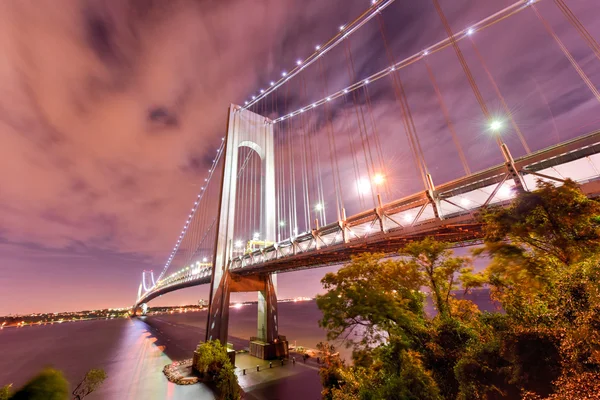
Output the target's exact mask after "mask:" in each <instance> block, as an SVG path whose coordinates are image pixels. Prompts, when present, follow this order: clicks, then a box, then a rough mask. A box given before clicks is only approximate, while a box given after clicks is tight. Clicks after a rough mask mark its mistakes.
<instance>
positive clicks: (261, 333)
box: [206, 104, 287, 358]
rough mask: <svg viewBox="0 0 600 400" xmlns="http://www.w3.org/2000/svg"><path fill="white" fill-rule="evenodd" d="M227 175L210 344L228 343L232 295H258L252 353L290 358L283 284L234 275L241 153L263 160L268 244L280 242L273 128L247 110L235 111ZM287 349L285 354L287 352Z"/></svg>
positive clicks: (208, 332) (229, 131) (214, 274)
mask: <svg viewBox="0 0 600 400" xmlns="http://www.w3.org/2000/svg"><path fill="white" fill-rule="evenodd" d="M225 140H226V143H225V150H224V151H225V159H224V171H223V178H222V182H221V199H220V203H219V214H218V215H219V219H218V227H217V234H216V240H215V241H216V243H215V254H214V258H213V260H214V263H213V271H212V279H211V286H210V297H209V301H210V303H209V309H208V313H209V314H208V318H207V326H206V340H214V339H219V340H220V341H221V343H223V344H225V343H227V332H228V323H229V298H230V294H231V293H232V292H258V327H257V335H256V339H257V340H255V341H251V343H250V351H251V353H253V355H255V356H259V357H261V358H271V357H275V356H279V355H282V352H287V346H286V344H287V343H285V342H284V343H282V342H281V341H280V340H279V335H278V329H277V291H276V287H277V280H276V275H275V274H272V273H268V274H264V275H259V276H256V275H253V276H248V277H246V276H245V277H240V276H235V275H233V274H231V273H230V272H229V265H230V261H231V259H232V258H233V247H234V237H233V235H234V223H235V210H236V207H235V200H236V190H237V170H238V161H239V160H238V158H239V148H240V147H249V148H250V149H252V150H254V151H255V152H256V153H257V154H258V156H259V157H260V159H261V164H262V165H261V168H262V171H263V174H262V178H261V189H262V193H261V195H262V198H263V199H264V200H263V202H262V210H261V211H262V216H263V219H264V221H263V222H264V227H265V232H264V234H265V238H264V240H265V241H270V242H275V239H276V234H275V230H276V220H275V219H276V215H275V171H274V162H275V159H274V140H273V125H272V123H271V121H270V120H268V119H267V118H265V117H263V116H261V115H259V114H256V113H253V112H251V111H249V110H246V109H243V108H242V107H239V106H236V105H233V104H232V105H231V106H230V107H229V118H228V124H227V136H226V137H225ZM283 346H285V348H284V347H283Z"/></svg>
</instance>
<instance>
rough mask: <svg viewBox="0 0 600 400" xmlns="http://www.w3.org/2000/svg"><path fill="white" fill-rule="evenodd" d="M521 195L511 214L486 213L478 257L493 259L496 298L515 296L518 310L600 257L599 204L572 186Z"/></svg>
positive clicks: (509, 210) (543, 185)
mask: <svg viewBox="0 0 600 400" xmlns="http://www.w3.org/2000/svg"><path fill="white" fill-rule="evenodd" d="M538 185H539V189H538V190H535V191H533V192H524V193H520V194H519V195H518V196H517V197H516V198H515V199H514V201H513V203H512V204H511V205H510V206H509V207H507V208H501V207H500V208H499V207H493V208H490V209H489V210H487V211H485V212H483V214H482V217H481V219H482V222H483V227H484V240H485V246H484V247H483V248H482V249H480V250H478V251H477V252H476V254H482V253H485V254H487V255H488V256H490V257H491V258H492V262H491V264H490V266H489V268H488V275H489V280H490V281H491V282H492V283H493V287H494V289H495V295H497V297H498V299H500V300H502V297H503V294H504V293H505V292H507V291H510V292H511V293H512V294H515V295H516V294H519V295H521V296H522V297H521V298H518V297H514V298H513V299H514V300H515V301H516V303H515V304H507V306H509V307H510V306H513V305H515V306H517V307H518V306H519V302H528V301H529V296H530V295H531V294H535V293H539V291H540V290H541V289H542V288H543V287H547V286H548V285H551V284H552V282H553V281H554V280H556V278H557V274H560V273H562V272H563V271H565V270H566V269H567V268H569V267H570V266H572V265H575V264H577V263H579V262H582V261H585V260H586V259H588V258H590V257H597V255H598V254H599V252H600V219H599V217H598V216H599V215H600V203H598V202H597V201H595V200H591V199H588V198H587V196H585V195H584V194H583V193H582V192H581V191H580V190H579V189H578V187H577V184H576V183H575V182H573V181H571V180H567V181H566V182H565V183H564V185H562V186H560V187H555V186H554V185H552V184H551V183H548V182H543V181H539V182H538Z"/></svg>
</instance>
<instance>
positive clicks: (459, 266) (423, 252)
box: [400, 238, 482, 318]
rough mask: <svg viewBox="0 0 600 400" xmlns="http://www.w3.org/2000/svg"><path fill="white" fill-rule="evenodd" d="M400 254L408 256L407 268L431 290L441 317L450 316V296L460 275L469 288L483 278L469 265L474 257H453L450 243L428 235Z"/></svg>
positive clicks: (408, 246) (459, 279)
mask: <svg viewBox="0 0 600 400" xmlns="http://www.w3.org/2000/svg"><path fill="white" fill-rule="evenodd" d="M400 254H401V255H403V256H406V257H407V258H408V261H407V267H408V268H409V269H410V270H411V271H413V273H416V274H418V276H419V282H420V283H421V284H423V285H425V286H427V287H428V288H429V290H430V291H431V295H432V297H433V303H434V304H435V306H436V308H437V310H438V313H439V314H440V316H441V317H442V318H446V317H449V316H450V315H451V308H450V298H451V297H452V291H453V290H455V289H457V288H458V284H459V283H460V282H461V278H462V279H464V280H465V282H466V283H467V285H466V287H465V289H467V290H468V289H470V288H472V287H477V286H481V283H480V282H481V281H482V278H481V277H480V276H479V275H477V274H474V273H473V269H472V268H471V267H470V266H469V264H470V262H471V260H470V259H468V258H466V257H455V256H453V252H452V250H450V249H449V245H448V244H447V243H443V242H438V241H435V240H434V239H431V238H426V239H424V240H421V241H418V242H412V243H410V244H408V245H406V246H405V247H404V248H402V249H401V250H400ZM457 275H458V276H457Z"/></svg>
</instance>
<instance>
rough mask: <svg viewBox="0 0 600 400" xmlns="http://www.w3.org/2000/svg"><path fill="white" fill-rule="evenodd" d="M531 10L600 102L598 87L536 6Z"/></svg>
mask: <svg viewBox="0 0 600 400" xmlns="http://www.w3.org/2000/svg"><path fill="white" fill-rule="evenodd" d="M531 9H532V10H533V11H534V12H535V15H537V17H538V19H539V20H540V21H541V22H542V24H543V25H544V28H546V31H547V32H548V34H550V36H552V38H553V39H554V41H555V42H556V44H557V45H558V47H560V49H561V51H562V52H563V54H564V55H565V57H567V59H568V60H569V62H570V63H571V65H572V66H573V68H575V71H577V73H578V74H579V76H580V77H581V79H582V80H583V81H584V82H585V84H586V85H587V87H588V88H589V89H590V90H591V91H592V93H593V94H594V96H595V97H596V100H598V101H600V93H599V92H598V89H596V86H594V84H593V83H592V82H591V81H590V79H589V78H588V76H587V75H586V73H585V72H583V70H582V69H581V67H580V66H579V64H578V63H577V61H575V59H574V58H573V56H572V55H571V53H570V52H569V50H568V49H567V47H566V46H565V45H564V43H563V42H562V40H560V38H559V37H558V35H557V34H556V33H555V32H554V29H552V27H551V26H550V24H549V23H548V21H546V19H545V18H544V17H543V16H542V14H540V12H539V11H538V9H537V7H536V6H535V5H532V6H531Z"/></svg>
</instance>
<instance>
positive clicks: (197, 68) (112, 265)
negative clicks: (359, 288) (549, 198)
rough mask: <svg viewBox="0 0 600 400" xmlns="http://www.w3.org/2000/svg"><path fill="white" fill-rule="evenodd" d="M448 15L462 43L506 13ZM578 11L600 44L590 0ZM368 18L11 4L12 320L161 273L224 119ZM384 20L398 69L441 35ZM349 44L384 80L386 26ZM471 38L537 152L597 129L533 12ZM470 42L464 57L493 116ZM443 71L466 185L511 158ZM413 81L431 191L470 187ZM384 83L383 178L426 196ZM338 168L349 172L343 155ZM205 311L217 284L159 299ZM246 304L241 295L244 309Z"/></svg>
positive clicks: (407, 74) (329, 70)
mask: <svg viewBox="0 0 600 400" xmlns="http://www.w3.org/2000/svg"><path fill="white" fill-rule="evenodd" d="M440 3H441V5H442V7H443V8H444V11H445V12H446V14H447V17H448V20H449V21H450V24H451V25H452V28H453V30H455V31H459V30H462V29H465V28H467V27H468V26H469V25H470V24H473V23H474V22H477V21H479V20H481V19H483V18H485V17H487V16H489V15H491V14H493V13H494V12H496V11H498V10H500V9H502V8H504V7H506V6H508V5H510V4H512V3H513V2H511V1H505V0H483V1H482V0H479V1H475V0H440ZM567 4H569V6H570V7H571V8H572V9H573V11H574V12H575V14H576V15H577V17H579V18H580V20H581V22H582V23H583V24H584V25H585V27H586V28H587V29H588V31H589V32H590V34H591V35H592V36H593V37H594V38H595V39H596V40H597V41H598V40H600V7H598V4H597V1H595V0H587V1H585V0H570V1H567ZM369 6H370V4H369V2H368V1H366V0H361V1H348V0H327V1H322V0H277V1H274V0H263V1H257V0H226V1H207V0H203V1H200V0H197V1H192V0H189V1H187V0H109V1H95V0H84V1H80V0H29V1H26V0H22V1H3V2H0V54H1V55H2V56H1V58H0V315H5V314H9V313H29V312H46V311H49V312H56V311H67V310H81V309H94V308H105V307H122V306H130V305H132V304H133V302H134V300H135V297H136V294H137V289H138V285H139V283H140V281H141V276H142V271H143V270H144V269H153V270H154V271H160V270H161V269H162V266H163V265H164V262H165V259H166V258H167V257H168V255H169V253H170V251H171V249H172V247H173V244H174V242H175V240H176V239H177V237H178V235H179V232H180V230H181V227H182V224H183V222H184V221H185V219H186V217H187V214H188V213H189V209H190V206H191V204H192V203H193V201H194V199H195V197H196V195H197V193H198V192H199V189H200V186H201V181H202V180H203V178H204V176H205V171H206V169H207V168H209V167H210V165H211V161H212V159H213V158H214V153H215V150H216V149H217V147H218V146H219V145H220V143H221V137H222V136H224V133H225V125H226V117H227V108H228V106H229V104H230V103H237V104H243V102H244V101H245V100H248V99H249V98H250V96H251V95H252V94H257V93H258V90H259V89H260V88H261V87H266V86H267V85H268V82H269V81H271V80H277V79H278V78H279V76H280V74H281V72H282V71H283V70H288V71H289V70H290V69H291V68H293V66H294V62H295V60H296V59H297V58H305V57H307V56H308V55H309V54H310V53H312V51H313V50H314V46H315V44H319V43H324V42H325V41H326V40H328V39H329V38H330V37H331V36H333V35H334V34H335V33H336V31H337V30H338V27H339V26H340V25H343V24H345V23H347V22H348V21H351V20H352V19H354V18H355V17H356V16H357V15H359V14H360V13H361V12H362V11H363V10H365V9H366V8H368V7H369ZM537 7H538V9H539V10H540V12H541V13H542V14H543V15H544V17H545V18H547V19H548V21H549V22H550V24H551V25H552V27H553V29H554V30H555V31H556V33H557V35H558V36H559V37H560V38H561V40H563V42H564V43H565V45H566V46H567V48H568V49H569V51H571V53H572V55H573V57H574V59H575V60H576V61H577V62H578V63H579V65H580V66H581V68H582V70H583V71H584V73H585V74H586V75H587V76H588V77H589V79H590V82H591V84H592V85H595V87H596V88H600V59H599V58H597V57H596V56H595V54H594V53H593V51H592V50H591V49H590V48H589V47H588V46H587V45H586V43H585V42H584V41H583V40H582V39H581V37H580V36H579V35H578V32H577V31H576V30H575V29H574V28H573V26H572V25H570V24H569V23H568V21H566V20H565V18H564V16H563V15H562V14H561V13H560V12H559V11H558V9H557V8H556V6H555V4H554V2H552V1H550V0H542V1H541V2H540V4H539V5H538V6H537ZM383 18H384V20H385V24H386V26H387V33H388V40H389V42H390V47H391V49H392V51H393V53H394V56H395V58H396V59H397V60H400V59H402V58H404V57H407V56H409V55H411V54H414V53H416V52H419V51H420V50H421V49H423V48H426V47H427V46H429V45H431V44H433V43H435V42H437V41H439V40H441V39H443V38H444V37H445V35H446V34H445V31H444V29H443V26H442V24H441V23H440V20H439V17H438V15H437V14H436V12H435V10H434V8H433V5H432V3H431V2H430V1H423V0H406V1H404V0H398V1H396V2H395V3H394V4H392V5H391V6H390V7H388V9H386V10H385V11H384V13H383ZM350 40H351V43H352V44H351V46H352V52H353V56H354V62H355V65H356V70H357V75H358V76H360V77H365V76H368V75H370V74H372V73H374V72H376V71H378V70H380V69H381V68H384V67H385V65H387V64H386V63H387V62H388V61H387V60H386V58H385V51H384V47H383V45H382V41H381V37H380V36H379V31H378V25H377V23H376V22H374V23H372V24H368V25H366V26H365V27H364V28H363V29H361V31H359V32H358V33H357V34H355V35H353V36H352V37H351V38H350ZM474 40H475V41H476V42H477V45H478V46H479V50H480V51H481V53H482V55H483V57H484V59H485V61H486V63H487V64H488V66H489V68H490V71H491V72H492V74H493V75H494V77H495V79H496V80H497V82H498V85H499V87H500V89H501V90H502V92H503V94H504V95H505V98H506V101H507V103H508V104H509V106H510V109H511V112H512V113H513V115H514V118H515V120H516V121H517V122H518V124H519V126H520V127H521V129H522V131H523V133H524V136H525V137H526V140H527V142H528V144H529V145H530V147H531V148H532V150H533V151H535V150H539V149H541V148H544V147H547V146H549V145H552V144H555V143H557V142H559V141H564V140H567V139H569V138H573V137H576V136H578V135H581V134H584V133H588V132H591V131H593V130H595V129H599V128H600V100H599V99H597V98H596V97H594V95H593V93H592V91H591V90H590V89H589V88H588V87H587V86H586V85H585V83H584V82H583V81H582V79H581V78H580V76H579V75H578V74H577V72H575V69H574V68H573V66H572V65H571V64H570V63H569V61H568V60H567V58H566V57H565V56H564V55H563V53H562V52H561V50H560V48H559V47H558V46H557V44H556V43H555V42H554V41H553V40H552V38H551V37H550V36H549V35H548V33H547V32H546V31H545V30H544V28H543V26H542V25H541V23H540V21H539V20H538V19H537V17H536V16H535V14H534V13H533V12H532V10H525V11H523V12H521V13H519V14H518V15H515V16H513V17H511V18H509V19H507V20H504V21H502V22H500V23H498V24H497V25H494V26H493V27H490V28H489V29H486V30H485V31H483V32H481V33H477V35H476V37H475V38H474ZM469 46H470V45H469V44H468V43H461V48H462V49H463V51H464V53H465V57H466V59H467V62H468V63H469V65H470V66H471V67H472V69H473V74H474V77H475V79H476V81H477V82H478V83H479V84H481V89H482V92H483V95H484V97H485V99H486V101H487V102H488V104H489V105H490V108H491V110H492V112H493V113H498V112H499V110H501V108H500V103H499V101H498V99H497V98H496V97H495V93H494V91H493V89H492V87H491V86H490V85H489V82H488V81H487V80H486V79H487V77H486V74H485V71H484V69H483V68H482V67H481V64H480V63H479V61H478V59H477V57H476V56H475V54H474V53H473V51H472V50H471V48H470V47H469ZM323 63H324V68H325V72H326V75H327V76H328V87H329V88H331V89H330V91H334V90H339V89H340V88H343V87H345V86H346V85H347V84H349V83H350V82H349V80H348V75H347V74H346V70H345V68H346V66H345V60H344V59H343V53H342V52H340V53H336V52H332V54H330V55H327V57H326V58H324V60H323ZM430 63H431V67H432V69H433V70H434V71H435V73H436V78H437V80H438V83H439V85H440V89H441V90H442V92H443V95H444V98H445V100H446V102H447V104H448V105H449V108H450V112H451V115H452V116H453V118H455V119H456V128H457V131H458V133H459V138H460V140H461V143H462V144H463V146H464V151H465V154H466V156H467V159H468V160H469V163H470V166H471V168H472V170H474V171H477V170H480V169H482V168H485V167H489V166H491V165H494V164H497V163H499V162H500V161H501V156H500V153H499V152H498V150H497V147H495V146H496V145H495V142H494V140H493V139H492V138H490V137H489V136H486V135H485V134H484V133H482V132H483V131H484V130H485V129H483V128H482V126H483V125H482V117H481V111H480V110H479V106H478V105H477V102H476V101H475V97H474V95H473V93H472V92H471V90H470V87H469V86H468V84H467V81H466V79H465V76H464V73H463V71H462V69H461V67H460V64H459V63H458V61H457V58H456V55H455V53H454V51H453V50H452V48H448V49H445V50H444V51H442V52H440V53H439V54H437V53H436V54H434V55H432V57H431V59H430ZM308 73H309V72H308ZM402 74H403V75H402V76H403V79H404V81H405V83H406V90H407V94H408V97H409V101H410V105H411V109H412V111H413V113H414V117H415V123H416V125H417V128H418V131H419V134H420V138H421V140H422V144H423V147H424V149H425V151H424V152H425V159H426V161H427V162H428V165H430V168H431V172H432V175H433V176H434V180H435V181H436V182H437V183H441V182H444V181H447V180H449V179H454V178H456V177H459V176H461V174H464V171H462V170H461V168H462V167H461V165H460V162H459V161H458V157H457V155H456V151H453V148H452V146H453V145H452V141H451V140H450V137H449V136H448V135H447V133H444V134H443V135H442V131H444V130H445V129H446V128H445V125H444V119H443V117H442V116H441V114H440V112H439V108H438V104H437V100H436V97H435V93H434V91H433V89H432V87H431V83H430V82H429V80H428V78H427V74H426V70H425V69H424V67H423V65H422V64H419V63H416V64H414V65H411V66H410V67H408V68H407V69H406V71H402ZM306 79H307V80H308V81H309V83H308V89H309V90H308V92H309V93H311V92H313V91H314V92H316V91H317V89H319V93H318V94H317V95H314V96H312V97H311V96H310V95H307V94H304V95H300V94H297V95H296V96H292V97H290V104H288V108H289V110H288V111H291V110H293V109H294V107H296V106H297V107H301V106H303V105H305V104H310V102H311V101H315V100H318V99H319V98H321V97H322V88H321V86H320V83H319V82H318V81H317V80H316V79H311V78H309V77H307V78H306ZM384 86H387V87H388V89H389V87H390V81H389V80H382V81H378V82H377V86H374V87H373V89H372V95H373V100H374V103H373V108H374V110H373V114H374V115H376V116H377V119H378V121H379V122H378V124H379V131H380V135H381V136H382V137H383V138H384V139H383V142H384V145H385V151H384V156H385V159H386V160H389V164H390V165H391V166H392V167H393V168H395V169H396V171H397V173H396V175H394V176H392V175H393V174H390V181H391V183H393V184H394V189H393V190H392V192H393V193H392V194H391V197H394V198H395V197H400V196H402V195H408V194H410V193H412V192H414V191H416V190H420V189H419V185H420V183H419V181H418V179H417V178H414V179H412V180H411V176H413V175H414V172H411V171H412V170H411V168H414V167H413V166H412V161H410V160H409V157H410V153H409V151H408V149H407V148H406V147H405V146H403V145H402V143H396V142H394V141H393V140H392V138H393V137H395V136H394V135H398V134H399V133H397V131H398V130H399V128H398V127H397V124H398V120H397V119H394V118H393V117H392V116H393V115H396V116H397V114H398V108H397V107H398V106H397V104H396V100H395V99H394V96H393V92H389V91H388V92H387V94H386V92H385V87H384ZM292 90H293V88H292ZM390 93H392V94H391V95H390ZM268 111H269V116H270V117H276V115H275V114H274V111H273V109H272V108H271V109H270V110H268ZM341 115H342V113H334V115H333V121H332V123H333V125H334V126H337V125H340V126H341V124H342V122H343V118H342V117H341ZM401 134H402V135H403V133H401ZM319 135H320V133H319V132H316V133H315V140H319V138H320V137H321V136H319ZM323 137H324V136H323ZM323 140H325V139H323ZM505 140H506V142H507V144H508V145H509V147H510V148H511V151H512V152H513V155H514V156H520V155H523V154H524V149H523V147H522V145H521V144H520V142H519V140H518V138H517V137H516V135H514V132H512V133H511V132H507V133H506V137H505ZM341 151H342V152H343V151H344V150H341ZM346 151H347V150H346ZM342 156H343V154H342ZM346 161H347V160H346ZM406 163H408V164H411V165H410V166H406V167H405V165H404V164H406ZM342 168H343V169H344V170H345V169H347V168H349V167H347V166H346V164H344V160H342ZM414 176H416V175H414ZM332 269H334V268H331V267H330V268H323V269H315V270H310V271H300V272H294V273H287V274H282V275H280V277H279V296H280V297H294V296H313V295H315V294H316V293H317V292H319V291H320V290H321V287H320V284H319V280H320V279H321V277H322V276H323V274H324V273H325V272H326V271H329V270H332ZM253 296H254V295H253ZM253 296H251V297H253ZM200 298H204V299H206V298H208V285H204V286H200V287H196V288H190V289H185V290H181V291H177V292H174V293H172V294H169V295H166V296H164V297H162V298H161V299H158V300H155V301H153V303H152V304H153V305H159V304H172V305H179V304H189V303H196V302H197V300H198V299H200ZM238 298H245V297H241V296H233V297H232V299H233V300H236V299H238Z"/></svg>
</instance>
